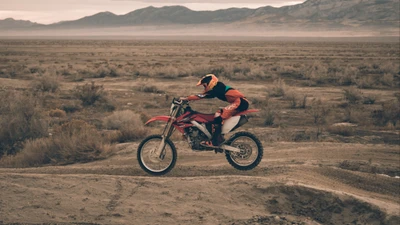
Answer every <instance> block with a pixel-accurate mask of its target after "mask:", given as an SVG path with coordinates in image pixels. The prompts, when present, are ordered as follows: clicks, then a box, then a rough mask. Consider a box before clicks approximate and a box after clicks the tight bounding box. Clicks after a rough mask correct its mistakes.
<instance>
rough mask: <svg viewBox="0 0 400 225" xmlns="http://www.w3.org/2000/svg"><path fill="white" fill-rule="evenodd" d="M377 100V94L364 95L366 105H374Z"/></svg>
mask: <svg viewBox="0 0 400 225" xmlns="http://www.w3.org/2000/svg"><path fill="white" fill-rule="evenodd" d="M375 101H376V96H372V95H369V96H364V97H363V104H364V105H373V104H374V103H375Z"/></svg>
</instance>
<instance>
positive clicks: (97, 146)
mask: <svg viewBox="0 0 400 225" xmlns="http://www.w3.org/2000/svg"><path fill="white" fill-rule="evenodd" d="M113 151H114V148H113V146H111V145H110V144H109V143H106V141H105V140H104V139H103V137H102V135H101V134H100V133H99V132H98V131H97V130H96V128H95V127H93V126H91V125H89V124H87V123H86V122H84V121H79V120H72V121H70V122H67V123H65V124H63V125H61V126H59V127H57V128H55V132H54V134H53V135H52V136H50V137H47V138H39V139H34V140H27V141H26V142H25V143H24V148H23V150H22V151H21V152H20V153H18V154H17V155H15V156H11V157H6V158H5V159H2V161H3V162H4V163H5V164H6V165H5V166H16V167H27V166H38V165H44V164H49V163H51V164H71V163H77V162H90V161H94V160H98V159H103V158H105V157H107V156H109V155H110V154H112V153H113Z"/></svg>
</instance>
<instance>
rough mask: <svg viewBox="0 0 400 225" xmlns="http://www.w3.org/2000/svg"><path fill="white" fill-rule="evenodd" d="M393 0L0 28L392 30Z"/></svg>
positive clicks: (174, 11) (169, 12)
mask: <svg viewBox="0 0 400 225" xmlns="http://www.w3.org/2000/svg"><path fill="white" fill-rule="evenodd" d="M399 21H400V1H399V0H307V1H305V2H304V3H302V4H298V5H292V6H284V7H280V8H275V7H271V6H265V7H261V8H257V9H248V8H229V9H222V10H216V11H193V10H190V9H188V8H186V7H183V6H165V7H161V8H155V7H152V6H150V7H147V8H143V9H138V10H135V11H132V12H129V13H127V14H125V15H116V14H114V13H111V12H100V13H97V14H94V15H91V16H86V17H83V18H81V19H78V20H73V21H61V22H58V23H53V24H49V25H44V24H38V23H34V22H31V21H23V20H14V19H12V18H8V19H5V20H0V30H2V31H12V30H43V29H44V30H56V29H83V28H91V29H95V28H97V29H98V28H117V27H130V26H131V27H143V26H159V27H163V26H164V27H165V26H186V27H196V26H203V27H204V26H209V25H212V26H213V27H225V28H231V29H236V28H254V29H258V28H263V27H264V28H265V27H270V28H271V27H275V28H279V27H292V28H298V29H303V28H310V29H333V28H334V29H361V28H363V29H364V28H368V29H377V30H379V29H398V28H399V25H400V22H399Z"/></svg>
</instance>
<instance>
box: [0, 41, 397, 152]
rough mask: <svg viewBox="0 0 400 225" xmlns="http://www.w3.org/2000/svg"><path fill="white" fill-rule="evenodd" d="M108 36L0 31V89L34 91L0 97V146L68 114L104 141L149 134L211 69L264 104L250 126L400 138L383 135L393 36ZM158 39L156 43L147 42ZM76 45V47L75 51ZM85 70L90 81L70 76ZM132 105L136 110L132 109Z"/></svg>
mask: <svg viewBox="0 0 400 225" xmlns="http://www.w3.org/2000/svg"><path fill="white" fill-rule="evenodd" d="M105 42H107V50H106V54H105V51H103V50H104V49H103V48H104V47H103V46H104V43H105ZM105 42H104V41H91V42H84V41H79V40H75V41H62V40H57V41H54V42H49V41H46V40H36V41H29V40H13V41H11V40H2V41H0V45H7V46H8V47H7V49H8V50H7V49H5V48H3V49H2V50H0V52H1V53H3V52H4V53H5V54H4V63H3V64H2V65H0V77H1V79H3V80H1V87H0V93H1V95H2V97H3V96H6V95H7V94H6V93H8V94H9V93H11V92H12V93H14V94H13V95H15V96H31V97H30V98H34V101H32V102H28V103H26V104H24V106H22V105H21V106H19V107H20V108H21V110H19V111H18V112H17V109H16V108H15V109H12V110H11V109H9V110H4V109H5V108H7V107H6V106H5V105H7V104H3V105H2V106H0V108H1V109H2V111H1V115H0V121H1V123H2V127H0V130H1V131H2V132H1V133H0V134H1V138H3V139H2V140H7V141H6V142H3V141H2V142H1V144H0V145H1V146H2V153H4V154H15V153H16V152H20V153H21V154H22V152H23V151H21V150H22V149H23V148H24V149H29V148H32V149H33V148H36V147H35V146H40V145H46V144H45V143H54V140H53V139H54V137H55V136H53V137H51V138H53V139H51V138H50V137H48V134H49V133H52V134H55V133H54V129H55V127H56V126H62V124H64V123H66V122H69V121H71V120H73V119H76V120H83V121H85V122H86V123H87V124H90V125H93V126H95V127H96V130H97V131H98V132H99V133H100V134H101V138H103V139H104V144H105V145H107V143H108V141H107V140H112V141H113V142H126V141H136V140H138V139H141V137H143V136H144V135H146V134H147V130H146V129H142V125H143V122H145V121H147V120H148V119H149V118H151V117H152V116H154V115H162V114H166V112H167V111H168V107H169V104H170V99H171V98H172V97H178V96H185V95H189V94H193V93H198V92H200V93H201V90H200V89H199V88H198V87H195V85H194V84H195V83H196V82H197V80H198V79H199V77H201V76H203V75H205V74H208V73H214V74H216V75H217V76H218V78H219V79H220V80H221V81H223V82H225V83H226V84H228V85H230V86H232V87H234V88H237V89H239V90H240V91H241V92H243V93H244V94H245V95H246V97H247V98H248V99H249V100H250V101H251V104H250V107H251V108H258V109H261V112H260V113H258V114H256V115H253V117H252V118H251V120H250V123H249V124H248V125H246V126H249V127H254V126H256V127H257V129H261V130H260V131H259V132H261V133H263V129H281V130H282V129H283V130H285V132H276V135H277V136H279V135H281V137H276V140H291V141H299V140H300V141H312V140H315V137H314V136H318V140H324V139H325V140H331V139H334V140H333V141H341V140H342V139H341V138H343V136H345V137H347V139H346V141H354V142H357V141H359V140H367V138H358V139H357V137H358V136H359V135H360V134H364V133H368V132H372V131H371V130H373V132H381V133H380V134H382V138H380V137H378V138H376V139H374V140H373V141H369V142H371V143H375V142H377V143H386V142H390V143H397V142H396V140H392V139H391V140H388V139H387V138H386V137H385V138H383V136H384V135H386V134H385V133H384V132H385V131H386V130H389V131H390V132H392V131H393V130H396V132H397V130H398V129H399V123H398V120H399V119H398V117H399V116H398V113H397V112H398V111H399V110H398V107H399V106H398V102H399V101H398V98H400V97H399V96H400V95H398V96H397V97H396V96H393V92H394V91H395V90H397V89H398V88H399V87H400V76H399V75H400V63H399V60H398V59H399V58H400V55H399V53H398V52H396V51H393V49H395V48H396V47H397V45H396V44H394V43H385V44H382V43H369V44H368V45H365V44H363V43H357V42H354V43H351V44H349V43H345V42H326V43H323V44H322V43H318V42H315V43H308V42H299V43H296V50H295V51H293V49H292V48H291V47H288V46H293V45H292V43H290V42H285V43H283V42H268V41H266V42H263V41H257V42H252V41H248V42H247V41H245V42H241V41H240V42H236V41H232V42H224V44H223V45H221V43H220V42H213V41H204V42H203V41H201V42H200V41H187V42H180V41H168V42H164V41H134V40H132V41H128V40H127V41H117V40H115V41H111V40H110V41H105ZM217 43H218V48H216V45H217ZM21 45H23V46H24V48H25V49H28V50H29V49H31V48H33V47H34V48H35V49H37V46H48V47H50V48H51V47H54V46H61V45H62V46H69V47H71V48H70V50H71V51H70V54H68V55H65V56H59V55H57V54H55V53H54V52H51V51H47V49H49V48H43V49H40V50H39V51H26V52H25V53H26V54H25V53H24V54H21V55H18V57H16V56H15V54H18V51H19V50H18V49H17V48H14V46H21ZM154 45H157V46H158V47H157V48H153V47H151V46H154ZM94 46H95V48H96V51H93V48H94ZM75 47H76V48H77V49H78V48H79V51H76V52H74V48H75ZM0 49H1V48H0ZM10 49H11V51H10ZM121 49H123V51H122V50H121ZM360 49H362V54H361V53H360ZM97 50H98V51H97ZM32 52H35V56H34V57H33V55H32ZM128 52H129V53H128ZM132 52H134V54H131V53H132ZM44 55H46V57H42V56H44ZM73 58H74V59H77V60H71V59H73ZM2 60H3V59H2ZM84 80H85V82H87V83H86V84H85V83H82V84H79V83H78V85H77V83H74V82H82V81H84ZM3 81H4V83H3ZM23 93H24V94H23ZM13 98H14V99H18V98H16V97H10V98H7V101H9V100H10V99H13ZM312 99H321V100H320V101H318V100H313V101H312ZM2 100H3V98H2ZM33 103H34V105H32V104H33ZM10 104H11V105H18V104H17V103H16V102H12V101H11V103H10ZM223 104H224V103H221V102H220V101H208V100H204V101H198V102H196V103H193V105H192V106H193V108H194V109H195V110H198V111H200V112H206V113H213V112H215V110H216V109H217V108H218V107H220V106H223ZM24 107H26V108H30V109H31V110H32V109H34V110H33V111H34V112H35V113H34V115H35V116H32V117H31V119H30V122H28V121H27V120H22V119H19V120H18V122H16V121H17V119H16V118H24V113H22V112H25V111H26V112H30V110H27V109H25V108H24ZM116 109H117V110H118V111H116V112H115V114H114V113H112V111H114V110H116ZM125 110H128V111H125ZM6 111H7V113H5V112H6ZM135 112H140V113H138V114H136V113H135ZM132 113H133V114H135V115H136V116H134V115H129V114H132ZM28 114H29V113H28ZM125 114H126V115H125ZM4 115H7V116H4ZM11 115H13V116H15V118H12V116H11ZM125 117H126V118H128V119H125V120H124V121H126V122H124V123H121V124H120V125H119V126H116V125H115V124H114V125H115V126H114V125H111V124H112V122H111V121H113V120H115V121H119V119H121V120H122V118H125ZM10 118H11V119H10ZM11 121H14V122H13V123H11ZM137 121H139V122H137ZM342 122H347V123H352V124H357V133H355V132H352V131H353V128H343V129H342V128H336V127H335V128H332V127H331V126H327V124H334V123H342ZM16 123H19V124H20V125H19V126H16ZM115 123H116V122H115ZM10 124H13V126H14V125H15V126H16V127H20V129H19V128H18V129H14V130H15V132H14V133H19V135H15V134H14V133H13V135H9V134H8V133H10V129H8V127H9V126H10ZM23 124H25V125H23ZM126 124H130V125H132V126H128V125H126ZM133 124H134V125H133ZM41 126H43V127H41ZM265 127H268V128H265ZM315 128H317V129H316V130H315ZM325 128H326V130H323V129H325ZM151 129H158V127H157V126H156V125H154V126H153V127H151ZM11 130H12V129H11ZM17 131H18V132H17ZM305 131H306V132H305ZM324 131H327V132H324ZM358 131H361V132H358ZM284 133H286V134H287V135H286V134H284ZM315 133H316V135H314V134H315ZM96 135H97V134H96ZM284 136H287V138H285V137H284ZM374 136H375V137H376V133H374ZM378 136H379V135H378ZM352 137H353V139H351V138H352ZM10 140H11V141H10ZM28 140H29V141H28ZM36 140H37V142H35V141H36ZM50 140H51V141H50ZM371 140H372V139H371ZM376 140H377V141H376ZM30 146H32V147H30ZM37 148H38V147H37ZM24 154H28V152H26V153H24ZM29 154H30V153H29ZM30 157H33V156H32V155H31V156H30Z"/></svg>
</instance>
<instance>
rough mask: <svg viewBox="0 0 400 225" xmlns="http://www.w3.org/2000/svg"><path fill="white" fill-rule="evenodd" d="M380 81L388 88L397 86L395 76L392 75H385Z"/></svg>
mask: <svg viewBox="0 0 400 225" xmlns="http://www.w3.org/2000/svg"><path fill="white" fill-rule="evenodd" d="M379 81H380V83H381V84H382V85H384V86H388V87H392V86H393V85H394V84H395V82H394V76H393V74H390V73H385V74H383V76H381V77H380V79H379Z"/></svg>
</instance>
